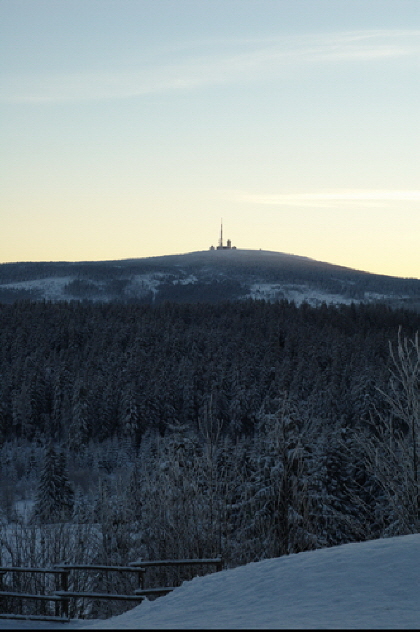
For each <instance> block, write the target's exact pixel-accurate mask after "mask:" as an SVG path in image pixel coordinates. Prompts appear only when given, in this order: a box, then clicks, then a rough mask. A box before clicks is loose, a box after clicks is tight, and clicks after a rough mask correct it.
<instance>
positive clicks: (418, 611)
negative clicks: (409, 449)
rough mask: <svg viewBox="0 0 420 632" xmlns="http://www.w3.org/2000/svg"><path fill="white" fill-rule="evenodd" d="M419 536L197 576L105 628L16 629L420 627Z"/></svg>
mask: <svg viewBox="0 0 420 632" xmlns="http://www.w3.org/2000/svg"><path fill="white" fill-rule="evenodd" d="M419 567H420V534H415V535H407V536H399V537H394V538H387V539H380V540H372V541H369V542H362V543H352V544H344V545H341V546H337V547H333V548H329V549H320V550H317V551H308V552H304V553H298V554H294V555H289V556H284V557H281V558H275V559H269V560H264V561H262V562H255V563H251V564H247V565H246V566H241V567H238V568H235V569H231V570H227V571H222V572H219V573H214V574H212V575H207V576H206V577H196V578H195V579H193V580H192V581H189V582H185V583H184V584H183V585H182V586H180V587H179V588H177V589H175V590H174V591H173V592H172V593H170V594H169V595H167V596H165V597H160V598H158V599H156V600H155V601H145V602H144V603H142V604H141V605H139V606H137V607H135V608H133V609H132V610H130V611H128V612H126V613H125V614H123V615H120V616H117V617H113V618H111V619H108V620H105V621H94V622H92V621H86V620H85V621H83V622H73V623H68V624H49V623H45V622H44V623H42V624H41V623H39V622H13V621H5V620H3V621H1V622H0V628H2V629H13V628H15V629H16V628H18V627H19V628H23V627H24V628H25V629H30V628H32V629H36V628H38V629H39V628H40V627H42V628H43V629H49V628H54V629H57V628H59V629H61V630H66V629H81V628H83V629H86V630H88V629H146V628H148V629H181V628H183V629H222V628H223V629H226V628H228V629H270V628H271V629H285V628H289V629H290V628H294V629H299V628H300V629H302V628H303V629H320V628H321V629H322V628H323V629H337V628H344V629H362V628H363V629H378V628H381V629H413V628H417V629H419V628H420V599H419V592H418V576H419Z"/></svg>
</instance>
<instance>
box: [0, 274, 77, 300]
mask: <svg viewBox="0 0 420 632" xmlns="http://www.w3.org/2000/svg"><path fill="white" fill-rule="evenodd" d="M74 278H75V277H74V276H64V277H49V278H47V279H34V280H32V281H16V282H15V283H1V284H0V287H1V288H4V289H13V290H31V291H39V292H41V293H42V295H43V297H44V298H45V299H46V300H48V301H59V300H63V298H64V287H65V286H66V285H67V284H68V283H70V282H71V281H73V280H74Z"/></svg>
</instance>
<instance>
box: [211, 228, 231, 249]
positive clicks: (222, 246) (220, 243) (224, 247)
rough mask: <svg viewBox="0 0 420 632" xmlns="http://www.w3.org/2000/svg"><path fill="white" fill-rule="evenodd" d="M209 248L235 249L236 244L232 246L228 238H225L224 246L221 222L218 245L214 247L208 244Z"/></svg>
mask: <svg viewBox="0 0 420 632" xmlns="http://www.w3.org/2000/svg"><path fill="white" fill-rule="evenodd" d="M210 250H236V246H232V242H231V241H230V239H228V240H227V242H226V246H224V245H223V222H221V223H220V238H219V245H218V246H217V247H216V248H215V247H214V246H210Z"/></svg>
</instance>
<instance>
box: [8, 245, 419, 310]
mask: <svg viewBox="0 0 420 632" xmlns="http://www.w3.org/2000/svg"><path fill="white" fill-rule="evenodd" d="M246 298H254V299H265V300H268V301H270V302H272V301H277V300H281V299H287V300H292V301H295V302H296V303H297V304H300V303H302V302H303V301H306V302H307V303H309V304H311V305H318V304H321V303H323V302H325V303H351V302H355V303H359V302H385V303H387V304H388V305H390V306H392V307H407V308H410V309H415V310H416V311H418V310H420V280H419V279H407V278H399V277H392V276H385V275H378V274H370V273H368V272H362V271H359V270H354V269H351V268H346V267H342V266H337V265H333V264H330V263H325V262H320V261H316V260H314V259H309V258H307V257H301V256H296V255H290V254H285V253H280V252H271V251H265V250H241V249H231V250H209V251H198V252H190V253H186V254H178V255H167V256H161V257H148V258H139V259H125V260H119V261H97V262H20V263H3V264H0V302H3V303H12V302H14V301H16V300H19V299H30V300H50V301H62V300H66V301H71V300H84V301H93V302H108V301H121V302H124V303H141V304H159V303H162V302H165V301H171V302H177V303H197V302H212V303H216V302H220V301H226V300H233V301H236V300H243V299H246Z"/></svg>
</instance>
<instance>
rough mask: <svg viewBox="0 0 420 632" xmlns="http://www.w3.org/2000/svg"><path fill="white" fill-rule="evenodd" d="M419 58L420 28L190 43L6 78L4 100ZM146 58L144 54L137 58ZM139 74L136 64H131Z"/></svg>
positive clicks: (96, 95) (42, 99)
mask: <svg viewBox="0 0 420 632" xmlns="http://www.w3.org/2000/svg"><path fill="white" fill-rule="evenodd" d="M408 56H410V57H413V56H416V57H418V58H420V30H410V31H401V30H389V31H380V30H377V31H375V30H373V31H356V32H354V31H351V32H342V33H335V34H324V35H307V36H283V37H279V38H273V37H269V38H249V39H241V40H239V39H238V40H229V41H224V42H222V41H218V42H217V41H214V42H202V43H198V42H194V43H193V42H190V43H189V44H188V43H185V44H184V45H183V46H178V47H177V48H174V50H173V51H172V55H171V52H170V50H169V49H168V51H167V53H166V55H165V54H163V55H162V56H160V61H159V62H155V63H153V62H150V61H149V63H148V64H146V63H141V62H140V63H139V64H138V67H137V69H135V70H130V71H127V70H126V67H127V66H126V65H125V64H124V63H123V62H121V64H120V67H119V68H118V69H112V70H109V71H105V72H96V71H86V72H75V73H63V74H57V75H51V74H50V75H48V74H43V73H42V72H40V73H34V74H31V75H23V76H8V75H5V76H4V77H3V78H2V81H1V84H2V86H1V88H0V100H1V101H3V102H4V101H7V102H27V103H51V102H57V101H58V102H59V101H74V100H91V99H115V98H127V97H135V96H141V95H146V94H152V93H158V92H171V91H177V90H178V91H179V90H186V89H191V88H194V87H199V86H203V85H215V84H223V83H228V82H237V81H254V80H259V79H263V78H268V77H272V76H274V77H275V76H279V73H280V74H281V73H282V72H284V71H285V70H287V69H290V68H296V67H298V66H302V65H303V66H305V65H306V66H307V65H309V64H320V63H323V64H325V63H329V64H331V63H345V62H358V63H360V62H373V61H380V60H386V59H389V58H397V57H408ZM139 57H140V54H139ZM130 67H131V68H133V60H132V59H131V60H130Z"/></svg>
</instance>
